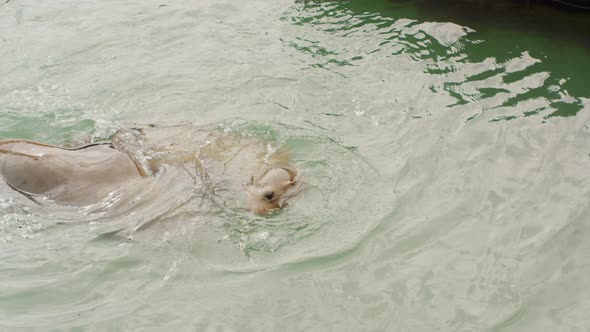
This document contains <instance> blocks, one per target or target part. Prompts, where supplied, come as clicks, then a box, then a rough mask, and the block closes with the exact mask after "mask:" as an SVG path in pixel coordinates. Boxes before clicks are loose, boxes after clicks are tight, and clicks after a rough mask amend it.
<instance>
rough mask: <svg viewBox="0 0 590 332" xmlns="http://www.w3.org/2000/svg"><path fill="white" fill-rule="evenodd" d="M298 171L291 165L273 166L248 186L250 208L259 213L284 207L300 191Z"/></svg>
mask: <svg viewBox="0 0 590 332" xmlns="http://www.w3.org/2000/svg"><path fill="white" fill-rule="evenodd" d="M296 176H297V173H296V172H295V170H293V169H292V168H290V167H286V166H282V167H271V168H269V169H267V170H266V171H265V172H264V173H262V175H261V176H260V177H259V178H257V179H255V178H254V177H252V178H251V179H250V183H249V184H248V185H247V186H246V190H247V192H248V201H249V205H250V209H251V210H252V211H253V212H255V213H258V214H264V213H268V212H270V211H272V210H275V209H280V208H283V207H284V206H285V205H286V202H287V200H288V199H289V198H291V197H293V196H294V195H295V194H297V193H298V192H299V190H298V189H299V187H300V186H298V185H297V184H298V181H297V180H296Z"/></svg>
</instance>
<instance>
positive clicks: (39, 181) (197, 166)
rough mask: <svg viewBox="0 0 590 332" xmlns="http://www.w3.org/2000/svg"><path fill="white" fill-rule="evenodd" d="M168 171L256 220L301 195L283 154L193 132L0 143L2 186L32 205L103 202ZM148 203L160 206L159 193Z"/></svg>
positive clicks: (256, 142)
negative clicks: (79, 143)
mask: <svg viewBox="0 0 590 332" xmlns="http://www.w3.org/2000/svg"><path fill="white" fill-rule="evenodd" d="M163 167H181V168H183V169H184V170H186V171H187V172H193V173H194V175H196V176H198V177H200V178H201V179H202V180H203V181H202V183H204V184H205V185H207V186H209V187H210V189H211V193H212V194H213V195H220V196H222V197H223V198H224V199H226V200H232V199H234V200H235V201H242V202H244V203H245V204H246V207H247V208H248V209H250V210H252V211H254V212H257V213H265V212H268V211H270V210H273V209H277V208H281V207H283V206H285V202H286V201H287V199H289V198H290V197H292V196H293V195H295V194H296V193H297V192H299V189H300V186H299V181H298V179H297V172H296V171H295V170H294V169H293V168H292V167H291V166H289V157H288V153H287V152H286V150H285V149H283V148H278V149H270V148H269V146H268V145H267V144H265V143H264V142H263V141H261V140H260V139H256V138H244V137H239V136H236V135H232V134H227V133H224V132H218V131H207V130H202V129H199V128H196V127H194V126H188V125H187V126H172V127H154V126H148V127H146V128H142V129H133V130H125V131H120V132H118V133H116V134H115V135H114V137H113V142H112V143H110V144H93V145H90V146H86V147H82V148H76V149H66V148H61V147H56V146H50V145H45V144H41V143H36V142H32V141H26V140H12V141H4V142H0V174H1V175H2V178H3V179H4V181H5V182H6V183H7V184H8V185H9V186H10V187H11V188H12V189H14V190H16V191H19V192H20V193H22V194H24V195H27V196H28V197H30V198H32V197H34V196H35V195H41V196H45V197H48V198H49V199H51V200H53V201H54V202H56V203H58V204H63V205H75V206H84V205H88V204H93V203H96V202H99V201H100V200H102V199H104V198H105V197H106V196H107V195H109V193H112V192H113V191H115V190H117V189H118V188H120V187H122V186H124V185H126V184H128V183H130V182H133V181H141V180H142V178H145V177H150V176H157V174H158V172H159V170H160V169H161V168H163ZM159 190H166V188H160V189H159ZM151 197H153V198H152V199H154V200H157V194H156V195H152V196H151ZM155 203H156V202H155Z"/></svg>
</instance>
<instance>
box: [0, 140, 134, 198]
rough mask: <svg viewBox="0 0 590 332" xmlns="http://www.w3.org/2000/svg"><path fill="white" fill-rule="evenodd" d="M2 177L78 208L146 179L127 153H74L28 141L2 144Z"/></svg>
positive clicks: (93, 149) (105, 148)
mask: <svg viewBox="0 0 590 332" xmlns="http://www.w3.org/2000/svg"><path fill="white" fill-rule="evenodd" d="M0 174H1V176H2V177H3V178H4V181H5V182H6V183H7V184H8V185H9V186H10V187H12V188H13V189H15V190H17V191H20V192H22V193H25V194H33V195H42V196H46V197H47V198H49V199H51V200H53V201H55V202H57V203H60V204H64V205H76V206H82V205H86V204H90V203H94V202H97V201H99V200H100V199H102V198H103V197H105V196H106V195H107V194H108V193H110V192H112V191H113V190H115V189H116V188H118V187H119V186H121V185H122V184H124V183H127V182H129V181H133V180H137V179H140V178H141V177H142V172H141V170H140V169H139V168H138V167H137V165H136V164H135V163H134V162H133V160H132V159H131V158H129V156H128V155H127V154H126V153H124V152H121V151H117V150H115V149H113V148H112V147H110V146H109V145H103V144H99V145H93V146H89V147H86V148H79V149H71V150H70V149H64V148H60V147H56V146H50V145H45V144H41V143H36V142H32V141H26V140H18V141H5V142H0Z"/></svg>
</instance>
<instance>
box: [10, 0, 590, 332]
mask: <svg viewBox="0 0 590 332" xmlns="http://www.w3.org/2000/svg"><path fill="white" fill-rule="evenodd" d="M427 2H429V1H427ZM424 3H425V2H398V1H395V2H390V1H356V0H351V1H294V2H293V1H287V0H284V1H283V0H280V1H268V0H254V1H251V2H248V4H247V5H246V4H239V3H235V2H230V1H223V0H222V1H186V2H182V3H165V4H164V3H153V2H140V1H137V2H126V3H120V2H118V1H104V2H85V3H80V4H78V5H77V6H75V7H72V6H71V4H70V3H69V2H67V1H55V2H51V3H42V4H41V3H36V2H28V1H26V0H12V1H10V2H8V3H6V4H4V5H3V6H1V7H0V26H1V27H2V29H3V32H4V33H3V34H2V35H1V36H0V40H1V41H2V43H0V52H2V54H3V59H4V61H2V62H0V73H1V74H2V75H1V78H0V137H1V138H8V137H14V138H27V139H34V140H40V141H45V142H49V143H52V144H71V143H72V142H88V141H103V140H105V139H108V138H109V137H110V136H111V135H112V134H113V133H114V132H115V131H116V130H117V129H119V128H122V127H123V128H126V127H128V126H130V124H132V123H158V124H162V123H168V124H178V123H194V124H196V125H197V126H198V127H204V128H215V127H217V126H220V128H222V131H223V129H227V130H229V131H230V132H239V133H243V134H247V135H254V136H257V137H262V138H264V139H265V140H266V141H268V142H270V143H271V145H273V144H276V143H280V144H284V145H285V146H287V147H288V148H289V150H290V151H291V152H292V154H293V162H294V164H295V166H296V168H297V169H300V170H302V174H303V175H304V180H305V183H306V188H305V190H304V192H303V195H302V196H301V197H300V198H299V199H297V200H296V201H294V202H292V204H291V205H290V206H289V207H288V208H287V209H285V210H284V211H281V212H279V213H276V214H272V215H269V216H265V217H263V216H255V215H252V214H248V213H245V212H244V211H242V210H240V209H237V208H234V207H232V206H227V205H225V203H226V202H227V201H224V197H223V196H219V197H217V196H214V195H210V192H208V191H207V190H200V189H199V188H204V187H202V186H200V185H199V182H198V181H195V178H193V177H190V176H188V175H187V173H186V172H182V171H178V170H177V171H178V172H177V171H174V170H169V171H167V172H164V173H161V175H160V177H158V176H156V177H155V178H154V179H153V181H154V183H153V184H154V186H159V185H163V186H164V187H167V188H169V190H168V191H165V194H162V195H156V198H155V202H157V204H150V205H146V206H135V205H133V204H131V205H126V206H127V207H130V208H129V209H127V210H125V212H124V213H122V214H117V215H112V216H104V215H102V214H101V213H100V211H98V210H97V211H95V213H94V214H92V213H90V211H78V210H72V209H69V208H64V207H56V206H53V205H51V204H46V205H42V206H35V205H31V202H30V201H28V200H27V199H26V198H24V197H22V196H20V195H18V194H14V193H13V192H11V191H10V190H9V189H8V188H6V187H4V186H0V194H1V195H0V207H1V208H2V212H0V217H1V218H0V246H1V247H2V250H0V259H1V260H2V262H3V264H2V265H1V267H0V294H2V296H0V309H1V310H0V327H1V328H0V329H6V330H15V329H18V328H32V329H34V330H47V329H48V328H56V329H74V330H75V329H85V328H89V327H90V326H92V327H95V328H99V329H106V330H138V329H142V328H144V329H165V328H174V329H178V330H190V331H192V330H197V331H201V330H203V331H207V330H236V331H261V330H262V331H277V330H288V331H291V330H318V331H324V330H342V331H359V330H380V331H389V330H403V331H425V330H426V331H427V330H435V329H439V330H444V331H450V330H453V331H454V330H476V331H481V330H509V331H523V330H524V331H537V330H576V329H578V330H584V329H587V328H588V326H590V321H588V318H587V315H586V313H587V309H588V301H587V300H586V299H587V298H589V295H590V294H589V292H588V290H587V287H585V280H586V279H587V276H588V274H589V272H590V270H589V269H588V267H587V266H586V265H587V264H586V263H585V262H586V259H585V258H586V252H587V251H588V249H590V248H588V241H585V240H584V239H585V238H587V237H588V235H589V229H590V225H588V220H590V219H589V218H588V217H589V212H590V210H588V204H587V200H588V197H590V192H589V189H588V188H590V180H589V179H588V176H587V175H586V174H587V169H588V168H589V167H590V156H589V148H590V117H589V114H590V113H589V111H590V99H589V97H590V94H589V93H588V90H587V87H586V85H587V84H586V82H587V76H588V70H589V69H588V66H587V63H588V60H589V59H588V57H589V55H588V51H587V49H585V48H583V47H581V46H578V45H579V44H577V41H576V40H575V39H568V38H556V37H554V35H552V34H547V33H545V32H543V31H530V30H527V29H523V28H521V27H520V26H518V25H516V26H515V25H511V26H506V25H497V24H495V23H494V20H489V21H483V20H477V22H474V23H473V24H471V22H470V21H463V19H462V18H461V17H460V16H461V15H455V14H456V13H453V11H446V12H444V11H443V10H442V9H440V10H439V9H432V8H436V7H429V5H427V4H424ZM429 8H430V9H429ZM433 11H434V12H433ZM450 14H454V15H455V16H447V15H450ZM439 15H441V16H439ZM235 119H241V120H240V121H235ZM157 192H158V191H156V190H148V191H146V193H152V194H153V193H157ZM115 198H116V197H113V199H115ZM85 213H86V214H85ZM93 216H94V217H93ZM96 216H102V217H103V220H101V221H98V220H95V219H96V218H95V217H96ZM141 225H149V227H143V228H142V227H141ZM136 226H140V227H139V228H142V229H141V230H140V231H136V232H134V231H133V228H134V227H136Z"/></svg>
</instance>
